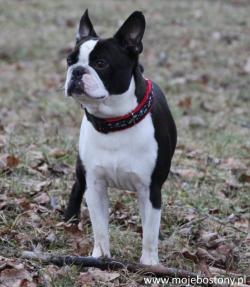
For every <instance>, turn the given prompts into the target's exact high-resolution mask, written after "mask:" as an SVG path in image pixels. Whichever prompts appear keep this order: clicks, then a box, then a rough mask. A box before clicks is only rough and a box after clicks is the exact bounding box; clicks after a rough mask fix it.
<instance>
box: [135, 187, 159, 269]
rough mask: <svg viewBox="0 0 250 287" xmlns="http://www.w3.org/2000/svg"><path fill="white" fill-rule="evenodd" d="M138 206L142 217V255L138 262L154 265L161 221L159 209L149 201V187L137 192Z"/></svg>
mask: <svg viewBox="0 0 250 287" xmlns="http://www.w3.org/2000/svg"><path fill="white" fill-rule="evenodd" d="M138 200H139V208H140V213H141V219H142V230H143V240H142V255H141V259H140V262H141V263H142V264H146V265H156V264H158V263H159V259H158V238H159V229H160V221H161V209H157V208H154V207H153V206H152V203H151V201H150V191H149V189H142V190H140V191H139V192H138Z"/></svg>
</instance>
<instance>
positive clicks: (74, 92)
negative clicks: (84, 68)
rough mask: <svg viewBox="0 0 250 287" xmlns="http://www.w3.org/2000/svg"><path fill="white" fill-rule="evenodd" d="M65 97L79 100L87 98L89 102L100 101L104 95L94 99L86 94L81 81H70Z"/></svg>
mask: <svg viewBox="0 0 250 287" xmlns="http://www.w3.org/2000/svg"><path fill="white" fill-rule="evenodd" d="M67 95H68V96H69V97H73V98H76V99H79V100H80V99H82V98H83V99H84V98H88V99H91V100H101V99H104V98H106V95H103V96H99V97H94V96H91V95H90V94H88V93H87V92H86V90H85V89H84V83H83V81H82V80H70V82H69V85H68V89H67Z"/></svg>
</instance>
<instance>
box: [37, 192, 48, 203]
mask: <svg viewBox="0 0 250 287" xmlns="http://www.w3.org/2000/svg"><path fill="white" fill-rule="evenodd" d="M34 202H36V203H37V204H42V205H43V204H46V203H48V202H50V198H49V196H48V194H47V193H46V192H42V193H40V194H39V195H38V196H36V197H35V198H34Z"/></svg>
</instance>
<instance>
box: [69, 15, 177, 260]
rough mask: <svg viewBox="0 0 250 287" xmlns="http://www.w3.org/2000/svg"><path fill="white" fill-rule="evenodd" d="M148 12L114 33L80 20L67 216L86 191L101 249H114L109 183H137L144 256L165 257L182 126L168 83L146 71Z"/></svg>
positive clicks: (105, 252) (72, 63) (72, 65)
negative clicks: (164, 201)
mask: <svg viewBox="0 0 250 287" xmlns="http://www.w3.org/2000/svg"><path fill="white" fill-rule="evenodd" d="M144 30H145V18H144V16H143V14H142V13H141V12H134V13H132V14H131V15H130V16H129V18H128V19H127V20H126V21H125V22H124V24H123V25H122V26H121V27H120V29H119V30H118V31H117V32H116V34H115V35H114V36H113V37H112V38H109V39H101V38H99V37H98V36H97V34H96V32H95V30H94V28H93V26H92V23H91V21H90V19H89V16H88V11H87V10H86V12H85V13H84V15H83V16H82V18H81V20H80V25H79V30H78V33H77V38H76V45H75V48H74V50H73V52H72V53H71V54H70V55H69V56H68V58H67V62H68V71H67V79H66V83H65V90H66V94H67V95H68V96H72V97H73V98H74V99H75V100H76V101H77V102H79V103H80V104H81V105H82V106H83V107H84V109H85V115H84V117H83V120H82V125H81V130H80V141H79V156H78V159H77V165H76V181H75V183H74V185H73V188H72V191H71V195H70V199H69V204H68V207H67V210H66V214H65V219H66V220H69V219H70V218H73V217H78V216H79V211H80V205H81V201H82V197H83V193H85V197H86V202H87V205H88V208H89V213H90V218H91V222H92V227H93V233H94V249H93V253H92V255H93V256H94V257H99V256H110V246H109V233H108V223H109V219H108V217H109V211H108V194H107V189H108V187H116V188H120V189H125V190H133V191H136V192H137V194H138V202H139V208H140V214H141V220H142V227H143V243H142V255H141V260H140V261H141V263H143V264H148V265H154V264H158V262H159V260H158V236H159V227H160V218H161V188H162V185H163V183H164V181H165V180H166V179H167V176H168V173H169V170H170V165H171V159H172V156H173V154H174V150H175V146H176V127H175V123H174V120H173V118H172V115H171V113H170V110H169V107H168V105H167V102H166V99H165V96H164V94H163V93H162V91H161V90H160V88H159V87H158V86H157V85H156V84H155V83H152V82H151V81H150V80H147V79H145V78H144V77H143V75H142V67H141V66H140V64H139V62H138V56H139V54H140V53H141V52H142V50H143V46H142V37H143V34H144Z"/></svg>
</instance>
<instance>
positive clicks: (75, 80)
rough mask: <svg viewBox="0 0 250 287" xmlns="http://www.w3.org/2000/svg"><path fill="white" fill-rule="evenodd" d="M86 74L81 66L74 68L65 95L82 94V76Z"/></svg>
mask: <svg viewBox="0 0 250 287" xmlns="http://www.w3.org/2000/svg"><path fill="white" fill-rule="evenodd" d="M86 73H87V70H86V69H85V68H83V67H81V66H78V67H76V68H74V70H73V71H72V75H71V79H70V82H69V85H68V91H67V93H68V95H69V96H72V94H76V95H80V94H83V93H84V84H83V82H82V76H83V75H84V74H86Z"/></svg>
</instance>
